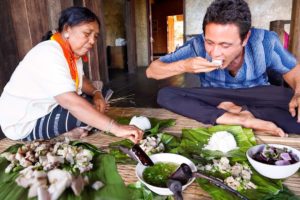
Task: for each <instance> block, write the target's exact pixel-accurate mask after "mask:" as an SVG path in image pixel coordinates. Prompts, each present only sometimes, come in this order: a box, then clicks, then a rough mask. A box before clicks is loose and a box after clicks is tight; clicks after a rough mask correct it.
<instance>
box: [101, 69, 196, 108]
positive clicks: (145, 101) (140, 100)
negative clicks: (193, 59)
mask: <svg viewBox="0 0 300 200" xmlns="http://www.w3.org/2000/svg"><path fill="white" fill-rule="evenodd" d="M145 71H146V68H145V67H139V68H138V71H137V73H135V74H129V73H128V72H124V71H123V70H120V69H110V70H109V75H110V80H111V81H110V82H109V84H107V85H106V86H105V87H108V88H111V89H112V90H113V91H114V95H113V96H112V99H118V98H121V99H122V100H120V101H118V102H116V103H113V104H112V106H118V107H145V108H158V107H159V105H158V104H157V103H156V97H157V92H158V90H159V89H161V88H163V87H166V86H176V87H196V86H199V80H198V77H196V76H195V75H192V74H190V75H188V74H186V75H178V76H174V77H171V78H168V79H165V80H159V81H158V80H154V79H148V78H147V77H146V74H145Z"/></svg>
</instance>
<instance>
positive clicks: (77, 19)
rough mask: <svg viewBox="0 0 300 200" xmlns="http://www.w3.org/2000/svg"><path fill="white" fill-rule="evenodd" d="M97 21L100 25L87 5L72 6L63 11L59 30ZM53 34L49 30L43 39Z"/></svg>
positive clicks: (47, 38) (59, 21)
mask: <svg viewBox="0 0 300 200" xmlns="http://www.w3.org/2000/svg"><path fill="white" fill-rule="evenodd" d="M94 21H96V22H97V23H98V25H99V26H100V21H99V19H98V17H97V16H96V15H95V14H94V13H93V12H92V11H91V10H89V9H88V8H86V7H77V6H74V7H70V8H67V9H65V10H63V11H61V14H60V17H59V20H58V28H57V31H58V32H62V31H63V29H64V27H65V26H70V27H72V26H76V25H78V24H80V23H83V22H86V23H87V22H94ZM51 36H52V31H48V32H47V33H46V34H45V35H44V36H43V37H42V41H44V40H49V39H50V37H51Z"/></svg>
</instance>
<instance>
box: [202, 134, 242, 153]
mask: <svg viewBox="0 0 300 200" xmlns="http://www.w3.org/2000/svg"><path fill="white" fill-rule="evenodd" d="M236 148H237V144H236V141H235V139H234V137H233V135H232V134H231V133H229V132H228V131H218V132H215V133H214V134H213V135H212V136H211V138H210V139H209V142H208V144H207V145H206V146H205V147H204V148H203V149H207V150H212V151H222V152H223V153H227V152H228V151H231V150H233V149H236Z"/></svg>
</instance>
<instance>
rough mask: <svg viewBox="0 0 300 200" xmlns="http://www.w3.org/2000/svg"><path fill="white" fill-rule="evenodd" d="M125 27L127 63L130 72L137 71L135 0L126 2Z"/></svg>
mask: <svg viewBox="0 0 300 200" xmlns="http://www.w3.org/2000/svg"><path fill="white" fill-rule="evenodd" d="M125 16H126V19H125V27H126V40H127V60H128V61H127V64H128V72H129V73H135V72H136V70H137V58H136V34H135V31H136V29H135V0H126V3H125Z"/></svg>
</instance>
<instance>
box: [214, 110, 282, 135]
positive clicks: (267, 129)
mask: <svg viewBox="0 0 300 200" xmlns="http://www.w3.org/2000/svg"><path fill="white" fill-rule="evenodd" d="M216 122H217V123H218V124H228V125H230V124H231V125H233V124H235V125H241V126H243V127H245V128H252V129H253V130H254V131H255V133H257V134H262V133H264V134H267V135H274V136H280V137H285V136H286V135H285V133H284V132H283V130H282V129H281V128H279V127H278V126H276V124H274V123H273V122H270V121H265V120H261V119H257V118H255V117H254V116H253V115H252V114H251V113H250V112H249V111H247V110H245V111H242V112H240V113H238V114H234V113H225V114H224V115H222V116H221V117H219V118H218V119H217V120H216Z"/></svg>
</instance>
